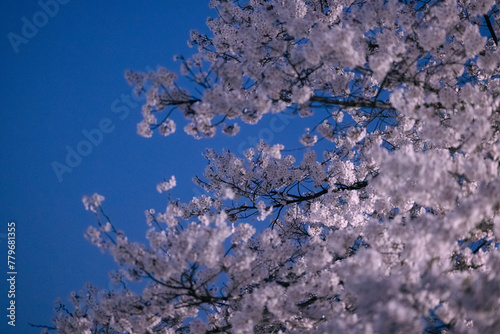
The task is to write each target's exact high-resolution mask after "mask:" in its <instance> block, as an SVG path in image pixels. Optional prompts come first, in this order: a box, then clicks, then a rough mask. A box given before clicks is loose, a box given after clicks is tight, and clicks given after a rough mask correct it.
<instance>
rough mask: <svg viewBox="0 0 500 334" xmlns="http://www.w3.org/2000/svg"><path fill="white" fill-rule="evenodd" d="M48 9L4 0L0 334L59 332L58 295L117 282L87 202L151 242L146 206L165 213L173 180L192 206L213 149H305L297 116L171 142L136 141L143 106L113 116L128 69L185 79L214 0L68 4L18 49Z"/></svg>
mask: <svg viewBox="0 0 500 334" xmlns="http://www.w3.org/2000/svg"><path fill="white" fill-rule="evenodd" d="M40 11H42V8H41V7H40V5H39V4H38V2H37V1H27V0H16V1H1V3H0V37H1V38H0V41H1V42H0V54H1V56H2V61H1V63H0V73H1V80H0V91H1V93H0V124H1V127H2V129H1V131H0V140H1V146H0V150H1V151H0V153H1V155H0V157H1V164H0V172H1V174H0V175H1V181H0V191H1V193H0V196H1V197H0V249H1V252H0V259H2V260H0V277H2V279H1V281H0V282H1V284H0V310H3V311H0V333H38V332H39V329H34V328H31V327H30V326H28V322H30V323H34V324H46V325H50V324H51V318H52V316H53V306H54V301H55V299H56V298H57V297H60V298H61V299H62V300H63V301H67V297H68V296H69V294H70V292H71V291H72V290H79V289H81V288H83V286H84V284H85V283H86V282H92V283H95V284H96V285H97V286H99V287H100V288H106V287H107V286H108V282H109V280H108V271H109V270H110V269H113V268H115V266H114V263H113V261H112V259H111V257H110V256H109V255H107V254H106V255H103V254H102V253H101V252H100V251H99V250H98V249H97V248H96V247H94V246H93V245H91V244H90V242H89V241H87V240H86V239H84V237H83V234H84V232H85V230H86V228H87V226H88V225H92V224H95V220H94V218H93V216H92V214H91V213H90V212H86V211H85V210H84V207H83V205H82V201H81V199H82V196H83V195H85V194H89V195H90V194H92V193H94V192H98V193H100V194H102V195H104V196H105V197H106V201H105V203H104V207H105V209H106V211H107V213H108V214H109V216H110V217H111V219H112V221H113V223H114V224H115V225H116V226H117V227H118V228H120V229H123V230H125V232H126V233H127V234H128V235H129V237H130V238H131V239H133V240H143V238H144V234H145V231H146V229H147V226H146V224H145V219H144V210H146V209H149V208H155V209H156V210H162V209H164V208H165V206H166V203H167V195H165V194H158V192H157V191H156V184H157V183H159V182H161V181H162V180H163V179H164V178H166V179H168V178H170V176H171V175H175V176H176V178H177V183H178V186H177V187H176V188H174V190H173V192H172V195H173V196H175V197H179V198H181V199H182V200H184V201H187V200H189V199H191V198H192V197H193V196H195V195H196V191H194V190H193V189H194V185H193V184H192V182H191V178H192V177H193V176H194V175H200V174H202V172H203V169H204V166H205V161H204V159H203V158H202V156H201V153H202V152H203V150H204V148H205V147H214V148H217V149H218V151H220V150H221V148H222V147H226V148H230V149H231V150H233V151H234V150H238V148H240V149H241V148H247V147H249V146H248V145H247V143H248V142H250V141H251V139H249V137H250V136H252V137H254V138H258V137H261V138H264V139H266V140H268V141H270V142H273V143H275V142H283V141H285V142H286V141H287V140H288V139H286V140H285V138H293V141H290V142H289V145H288V147H290V145H292V146H295V147H297V146H299V144H298V140H297V137H298V136H297V127H298V128H301V129H303V127H304V126H303V125H300V122H299V120H298V119H293V120H285V121H283V119H276V116H269V117H267V118H265V119H264V120H263V121H262V122H261V124H260V125H259V127H245V128H244V129H243V131H242V133H240V134H239V135H238V136H237V137H227V136H223V135H221V136H217V138H215V139H210V140H202V141H197V140H194V139H193V138H192V137H189V136H187V135H186V134H185V133H184V132H183V131H182V127H183V125H184V124H182V122H181V124H180V125H178V131H177V133H176V134H174V135H172V136H169V137H167V138H163V137H160V136H159V135H155V136H154V137H153V138H152V139H145V138H142V137H140V136H138V135H137V134H136V124H137V123H138V122H139V121H140V120H141V116H140V104H139V105H138V106H137V107H135V108H129V111H130V113H129V115H128V116H127V117H125V118H124V119H120V118H119V117H118V116H119V115H118V114H115V113H113V111H112V107H111V105H112V103H113V102H114V101H115V100H117V99H118V100H119V99H120V98H121V96H122V94H125V95H128V96H132V92H131V88H130V87H129V86H128V84H127V83H126V82H125V80H124V78H123V73H124V71H125V70H126V69H132V70H146V69H147V68H148V67H150V68H156V66H157V65H164V66H166V67H167V68H170V69H175V70H176V71H178V67H179V64H178V63H174V62H173V59H172V58H173V55H175V54H183V55H190V54H192V52H193V50H192V49H189V48H188V47H187V44H186V41H187V40H188V38H189V30H190V29H192V28H196V29H199V30H206V28H205V21H206V18H207V17H208V16H214V15H216V13H214V12H212V11H211V10H210V9H209V8H208V1H207V2H205V1H199V0H189V1H188V0H183V1H160V0H147V1H132V0H107V1H74V0H73V1H69V2H68V3H67V4H64V5H60V6H59V9H58V13H57V14H56V15H54V17H49V16H48V21H47V22H46V25H44V26H43V27H40V28H38V32H37V33H36V34H34V36H33V37H30V38H28V39H27V43H26V44H20V45H19V46H18V52H17V53H16V52H15V51H14V48H13V47H12V45H11V43H10V41H9V39H8V34H9V33H11V32H12V33H15V34H17V35H19V36H21V35H22V28H23V25H24V23H23V17H25V18H26V19H27V20H28V21H29V22H31V23H33V19H34V16H35V19H38V20H40V19H43V15H40V14H39V12H40ZM40 22H41V23H42V24H43V22H42V21H39V22H38V23H39V24H40ZM120 106H122V107H123V106H125V104H123V103H122V104H120ZM105 118H108V119H109V120H110V121H111V122H112V125H113V131H112V132H110V133H107V134H104V136H103V139H102V142H101V143H100V145H98V146H97V147H93V150H92V153H91V154H89V155H88V156H86V157H83V159H82V161H81V163H80V164H79V165H78V166H77V167H75V168H73V171H72V172H71V173H65V174H64V175H63V176H62V182H59V180H58V177H57V176H56V174H55V172H54V170H53V168H52V163H53V162H54V161H57V162H60V163H65V161H64V160H65V158H66V154H67V150H66V147H67V146H69V147H71V148H72V149H76V147H77V145H78V143H79V142H81V141H82V140H85V136H84V135H83V133H82V131H83V130H87V131H90V130H92V129H95V128H97V127H98V124H99V122H101V121H102V120H103V119H105ZM240 123H241V122H240ZM284 123H288V124H286V127H285V126H284V125H285V124H284ZM290 133H293V134H294V135H293V136H289V135H288V134H290ZM280 138H281V139H280ZM287 144H288V143H287ZM11 220H14V221H15V222H16V224H17V225H16V226H17V231H16V232H17V234H16V235H17V244H16V246H17V248H16V266H17V268H16V269H17V272H18V275H17V281H16V299H15V300H16V305H17V313H16V327H15V329H14V330H13V329H12V328H11V327H10V326H7V320H8V319H7V317H6V314H7V311H6V308H7V306H8V304H7V303H8V302H9V299H8V298H7V291H8V287H7V284H6V278H7V277H6V276H7V274H6V273H7V271H8V269H7V259H6V257H7V249H6V232H7V223H8V222H9V221H11ZM2 254H3V255H2Z"/></svg>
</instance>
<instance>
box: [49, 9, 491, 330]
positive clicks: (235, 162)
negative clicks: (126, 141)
mask: <svg viewBox="0 0 500 334" xmlns="http://www.w3.org/2000/svg"><path fill="white" fill-rule="evenodd" d="M210 6H211V7H212V8H216V9H217V13H218V15H219V16H218V17H216V18H210V19H208V21H207V25H208V28H209V29H210V31H211V35H205V34H202V33H200V32H197V31H192V32H191V40H190V42H189V43H190V45H191V46H193V47H194V48H196V49H197V51H195V54H194V55H193V56H192V57H191V58H184V57H177V59H178V61H179V62H180V63H181V75H183V76H184V77H186V78H187V79H189V80H191V82H192V84H193V85H194V86H195V87H194V88H193V87H188V88H181V85H180V84H177V76H176V75H175V74H174V73H173V71H170V70H167V69H165V68H163V67H159V68H158V69H157V70H156V72H154V71H153V72H150V73H141V72H134V71H127V73H126V78H127V80H128V81H129V82H130V83H131V84H132V85H133V86H134V90H135V92H136V93H137V94H145V95H146V102H145V105H144V106H143V109H142V116H143V120H142V121H141V122H140V123H139V125H138V133H139V134H140V135H142V136H144V137H151V136H152V135H153V134H154V132H155V131H156V130H158V131H159V132H160V133H161V134H162V135H168V134H170V133H173V132H174V131H175V129H176V124H175V123H174V121H173V119H172V118H171V115H172V113H181V114H182V115H183V116H184V117H185V119H186V124H185V125H184V130H185V132H186V133H187V134H189V135H192V136H194V137H195V138H204V137H213V136H215V135H216V132H217V129H218V128H221V129H222V132H223V135H237V132H238V130H239V126H238V125H237V122H240V124H241V122H243V123H247V124H256V123H259V121H260V120H261V119H262V118H263V117H265V115H266V114H271V113H280V112H285V111H289V112H296V113H300V115H301V116H302V117H303V118H301V122H303V123H304V132H303V133H297V134H296V137H297V138H298V139H300V142H301V143H302V144H303V145H304V146H305V147H304V150H302V151H293V154H289V153H290V152H289V151H286V150H285V147H284V146H283V145H280V144H275V145H271V144H270V143H265V142H260V143H259V144H257V145H256V146H255V147H252V148H250V149H248V150H247V151H246V152H245V153H244V154H243V155H242V156H239V155H236V154H234V153H232V152H229V151H227V150H220V149H210V150H207V151H206V152H205V157H206V159H207V162H208V164H207V166H206V168H205V171H204V172H203V175H201V176H197V177H195V178H194V179H193V180H194V182H195V184H196V185H198V186H199V187H200V188H201V189H202V190H203V191H204V194H203V195H201V196H198V197H194V198H193V199H192V200H191V201H189V202H187V203H183V202H181V201H179V200H172V199H169V202H168V203H167V205H166V208H164V209H147V211H146V223H147V225H149V227H148V228H149V229H148V230H147V234H146V236H147V239H148V242H149V244H147V245H146V244H141V243H138V242H135V241H133V240H129V238H128V237H127V236H125V234H124V233H123V232H122V231H120V230H119V229H118V227H119V226H120V223H119V222H113V223H112V222H110V219H109V218H108V216H107V215H106V214H105V211H104V208H103V200H104V197H102V196H101V195H97V194H94V195H93V196H91V197H84V199H83V202H84V204H85V207H86V208H87V209H90V210H92V211H93V212H94V214H95V215H96V217H97V221H98V225H99V226H98V227H90V228H89V229H88V231H87V238H88V239H89V240H90V241H91V242H92V243H93V244H95V245H96V246H97V247H99V248H100V249H102V250H103V251H105V252H108V253H109V254H111V255H112V256H113V258H114V260H115V261H116V262H117V263H118V264H119V265H120V268H121V269H120V270H118V271H117V272H113V273H112V274H111V277H112V279H113V281H114V282H115V285H114V286H113V288H111V289H109V290H99V289H97V288H95V287H93V286H90V285H89V286H87V287H86V288H85V289H84V290H82V291H81V292H78V293H74V294H73V295H72V297H71V298H70V302H71V306H68V307H67V306H66V305H65V304H64V303H63V302H59V303H58V306H57V308H56V311H57V312H56V317H55V318H54V323H55V326H56V328H57V330H58V331H59V332H61V333H305V332H307V333H400V332H408V333H445V332H453V333H497V332H500V276H499V274H498V273H500V253H499V251H498V246H499V238H500V218H499V216H500V171H499V163H500V126H499V124H500V76H499V74H500V69H499V67H498V64H500V54H499V51H498V48H497V44H498V38H497V35H496V31H495V27H497V25H498V24H497V23H498V22H499V20H500V10H499V8H498V7H497V5H496V2H494V1H492V0H491V1H474V0H440V1H437V0H436V1H434V0H430V1H419V0H388V1H358V0H356V1H354V0H311V1H305V0H284V1H282V0H249V1H227V0H212V1H210ZM318 115H321V116H320V117H318ZM176 119H177V118H176ZM323 139H325V140H323ZM166 140H168V138H167V139H166ZM320 142H321V143H320ZM320 146H321V149H320ZM324 147H326V148H324ZM297 152H299V153H297ZM175 185H176V181H175V178H174V177H172V178H171V179H170V180H169V181H166V182H164V183H160V184H159V185H158V188H157V189H158V191H159V192H162V191H170V193H171V194H175V191H174V190H172V188H173V187H174V186H175ZM181 186H184V185H181ZM169 198H171V196H170V197H169ZM142 210H144V208H143V209H142ZM132 282H143V284H142V285H141V287H142V288H141V289H136V288H134V286H133V283H132Z"/></svg>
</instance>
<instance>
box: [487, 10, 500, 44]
mask: <svg viewBox="0 0 500 334" xmlns="http://www.w3.org/2000/svg"><path fill="white" fill-rule="evenodd" d="M484 20H485V21H486V25H487V26H488V30H489V31H490V34H491V37H493V40H494V41H495V45H497V46H498V38H497V35H496V34H495V30H493V26H492V25H491V22H490V18H489V17H488V15H486V14H484Z"/></svg>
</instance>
